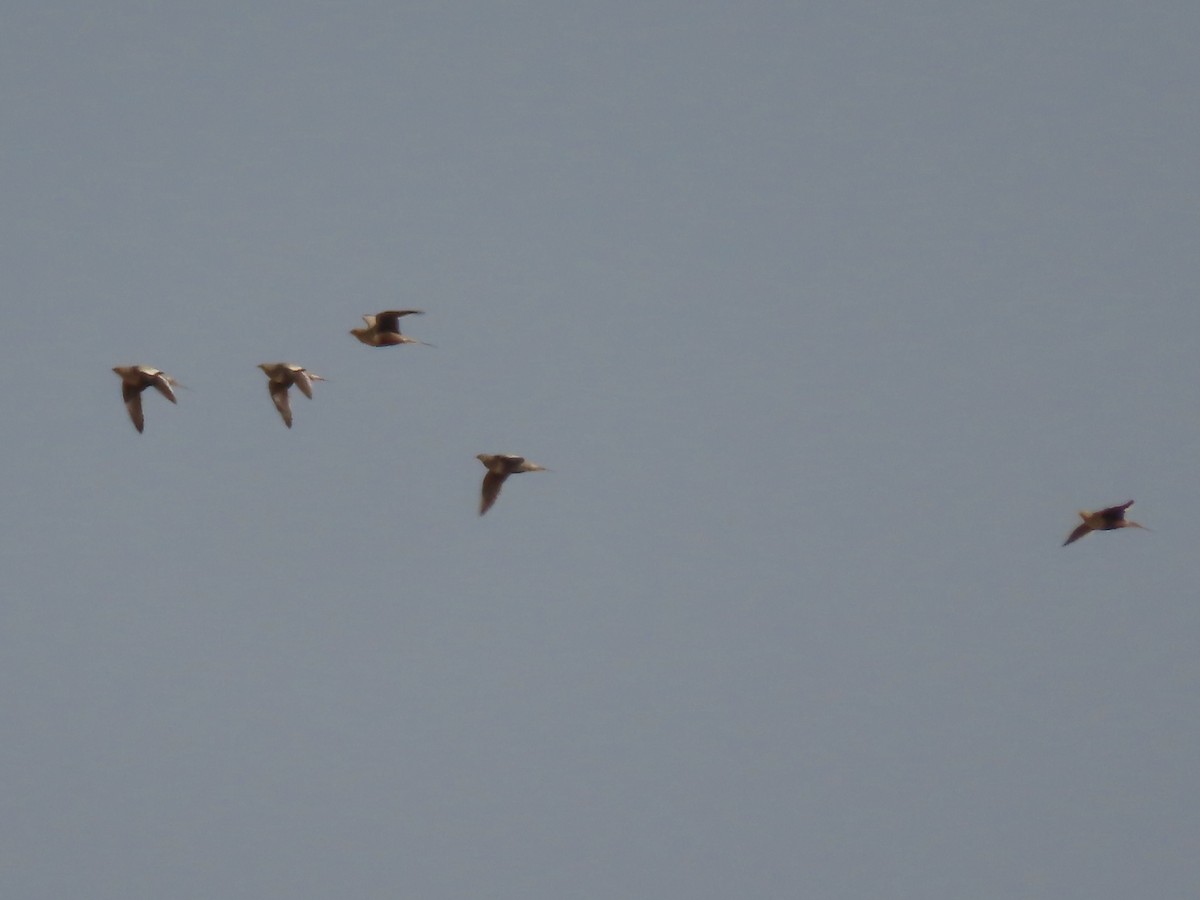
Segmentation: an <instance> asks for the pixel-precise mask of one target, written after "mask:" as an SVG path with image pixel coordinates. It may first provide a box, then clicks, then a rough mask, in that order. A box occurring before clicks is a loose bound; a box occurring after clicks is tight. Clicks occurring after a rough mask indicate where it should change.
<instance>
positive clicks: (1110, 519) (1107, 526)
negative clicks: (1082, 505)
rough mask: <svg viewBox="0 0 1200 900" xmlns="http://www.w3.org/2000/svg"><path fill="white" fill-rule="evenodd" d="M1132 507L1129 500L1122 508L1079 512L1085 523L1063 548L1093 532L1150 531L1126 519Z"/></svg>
mask: <svg viewBox="0 0 1200 900" xmlns="http://www.w3.org/2000/svg"><path fill="white" fill-rule="evenodd" d="M1131 506H1133V501H1132V500H1129V501H1126V502H1125V503H1122V504H1121V505H1120V506H1109V507H1107V508H1105V509H1098V510H1096V511H1095V512H1088V511H1087V510H1086V509H1081V510H1080V511H1079V518H1080V519H1082V520H1083V521H1082V522H1081V523H1080V524H1079V525H1078V526H1076V528H1075V530H1074V531H1072V532H1071V533H1070V535H1068V537H1067V539H1066V540H1065V541H1063V546H1064V547H1065V546H1067V544H1072V543H1074V542H1075V541H1077V540H1079V539H1080V538H1081V537H1083V536H1084V535H1085V534H1089V533H1090V532H1093V531H1114V530H1115V529H1117V528H1141V529H1143V530H1145V531H1149V530H1150V529H1149V528H1146V526H1145V525H1139V524H1138V523H1137V522H1132V521H1130V520H1129V519H1126V518H1125V510H1127V509H1129V507H1131Z"/></svg>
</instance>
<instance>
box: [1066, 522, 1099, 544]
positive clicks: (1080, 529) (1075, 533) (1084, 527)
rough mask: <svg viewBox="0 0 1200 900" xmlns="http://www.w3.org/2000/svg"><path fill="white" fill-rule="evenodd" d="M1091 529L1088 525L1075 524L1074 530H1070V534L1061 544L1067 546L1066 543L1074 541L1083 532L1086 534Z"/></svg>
mask: <svg viewBox="0 0 1200 900" xmlns="http://www.w3.org/2000/svg"><path fill="white" fill-rule="evenodd" d="M1091 530H1092V528H1091V526H1090V525H1079V526H1077V527H1076V528H1075V530H1074V531H1072V532H1071V534H1070V536H1069V537H1068V538H1067V539H1066V540H1065V541H1063V546H1064V547H1065V546H1067V544H1073V543H1075V542H1076V541H1077V540H1079V539H1080V538H1081V537H1083V536H1084V535H1085V534H1087V533H1088V532H1089V531H1091Z"/></svg>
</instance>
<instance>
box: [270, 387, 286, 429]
mask: <svg viewBox="0 0 1200 900" xmlns="http://www.w3.org/2000/svg"><path fill="white" fill-rule="evenodd" d="M267 387H268V388H270V391H271V399H272V400H274V401H275V408H276V409H277V410H279V415H281V416H282V417H283V424H284V425H286V426H287V427H288V428H291V427H292V407H291V404H289V403H288V386H287V385H286V384H283V383H281V382H278V381H270V382H268V383H267Z"/></svg>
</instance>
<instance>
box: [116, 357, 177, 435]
mask: <svg viewBox="0 0 1200 900" xmlns="http://www.w3.org/2000/svg"><path fill="white" fill-rule="evenodd" d="M113 371H114V372H116V373H117V374H118V375H119V376H121V397H122V399H124V401H125V408H126V409H127V410H129V418H131V419H132V420H133V427H134V428H136V429H137V430H138V434H141V433H142V428H143V427H144V426H145V424H146V420H145V417H144V416H143V415H142V391H144V390H145V389H146V388H148V387H153V388H155V389H157V390H158V392H159V393H160V394H162V395H163V396H164V397H166V398H167V399H168V400H170V401H171V402H172V403H174V402H175V392H174V391H173V390H171V388H173V387H175V386H176V385H177V384H179V382H177V381H176V380H175V379H174V378H172V377H171V376H170V375H168V374H167V373H166V372H163V371H162V370H161V369H156V368H154V367H153V366H113Z"/></svg>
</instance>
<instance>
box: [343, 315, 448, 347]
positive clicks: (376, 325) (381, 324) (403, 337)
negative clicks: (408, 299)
mask: <svg viewBox="0 0 1200 900" xmlns="http://www.w3.org/2000/svg"><path fill="white" fill-rule="evenodd" d="M423 315H425V311H424V310H423V309H389V310H384V311H383V312H381V313H375V315H373V316H363V321H364V322H366V323H367V327H366V328H351V329H350V333H351V334H352V335H354V336H355V337H356V338H358V339H359V340H360V341H362V342H363V343H364V344H366V345H367V346H368V347H394V346H396V345H397V344H424V345H425V346H426V347H432V346H433V344H426V343H425V342H424V341H418V340H417V339H416V338H410V337H409V336H408V335H407V334H402V333H401V332H400V318H401V316H423Z"/></svg>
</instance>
